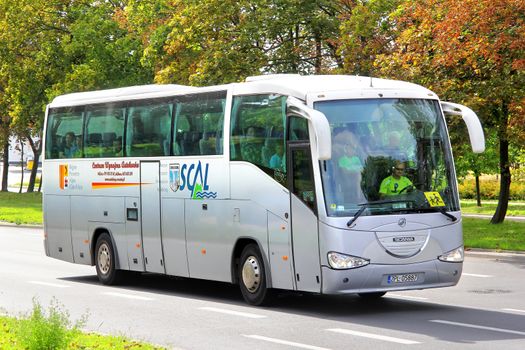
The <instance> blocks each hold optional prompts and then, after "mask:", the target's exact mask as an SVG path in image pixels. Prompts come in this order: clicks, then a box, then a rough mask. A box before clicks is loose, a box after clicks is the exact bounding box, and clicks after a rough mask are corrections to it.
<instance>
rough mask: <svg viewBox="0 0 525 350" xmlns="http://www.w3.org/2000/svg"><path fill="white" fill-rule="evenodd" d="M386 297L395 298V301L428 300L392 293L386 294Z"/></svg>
mask: <svg viewBox="0 0 525 350" xmlns="http://www.w3.org/2000/svg"><path fill="white" fill-rule="evenodd" d="M386 296H387V297H388V298H396V299H414V300H428V298H423V297H415V296H412V295H402V294H392V293H388V294H387V295H386Z"/></svg>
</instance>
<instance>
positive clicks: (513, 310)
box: [502, 309, 525, 313]
mask: <svg viewBox="0 0 525 350" xmlns="http://www.w3.org/2000/svg"><path fill="white" fill-rule="evenodd" d="M502 310H503V311H511V312H522V313H525V310H518V309H502Z"/></svg>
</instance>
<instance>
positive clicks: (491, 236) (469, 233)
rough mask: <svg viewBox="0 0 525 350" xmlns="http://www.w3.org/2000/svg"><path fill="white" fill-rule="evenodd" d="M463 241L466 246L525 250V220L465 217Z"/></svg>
mask: <svg viewBox="0 0 525 350" xmlns="http://www.w3.org/2000/svg"><path fill="white" fill-rule="evenodd" d="M463 241H464V242H465V248H484V249H496V250H525V222H521V221H520V222H518V221H510V220H506V221H504V222H503V223H501V224H497V225H493V224H491V223H490V219H473V218H463Z"/></svg>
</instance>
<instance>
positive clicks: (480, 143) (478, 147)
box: [441, 102, 485, 153]
mask: <svg viewBox="0 0 525 350" xmlns="http://www.w3.org/2000/svg"><path fill="white" fill-rule="evenodd" d="M441 108H442V109H443V113H445V115H447V116H461V117H462V118H463V121H464V122H465V124H467V129H468V135H469V138H470V145H471V146H472V151H473V152H474V153H482V152H483V151H485V135H484V134H483V128H482V127H481V122H480V121H479V118H478V116H477V115H476V113H474V111H473V110H472V109H470V108H468V107H466V106H463V105H460V104H457V103H452V102H441Z"/></svg>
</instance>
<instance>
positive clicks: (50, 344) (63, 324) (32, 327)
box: [16, 299, 85, 350]
mask: <svg viewBox="0 0 525 350" xmlns="http://www.w3.org/2000/svg"><path fill="white" fill-rule="evenodd" d="M84 323H85V320H84V319H81V320H80V321H78V322H77V323H76V324H74V325H72V324H71V322H70V321H69V313H68V312H67V311H65V310H63V307H62V306H61V305H59V304H58V302H57V301H56V300H55V299H53V300H52V301H51V303H50V305H49V308H48V312H47V314H46V313H45V311H44V310H43V309H42V306H41V305H40V304H39V303H38V301H36V300H34V299H33V311H32V312H31V314H30V315H29V317H27V318H24V319H22V320H20V324H19V327H18V329H17V330H16V334H17V337H18V339H19V340H20V343H21V344H22V345H23V346H24V347H25V348H26V349H28V350H43V349H49V350H51V349H53V350H60V349H66V348H67V346H68V344H69V342H70V341H71V340H72V339H73V338H74V337H75V336H76V335H77V333H78V332H79V328H80V327H81V326H82V325H83V324H84Z"/></svg>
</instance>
